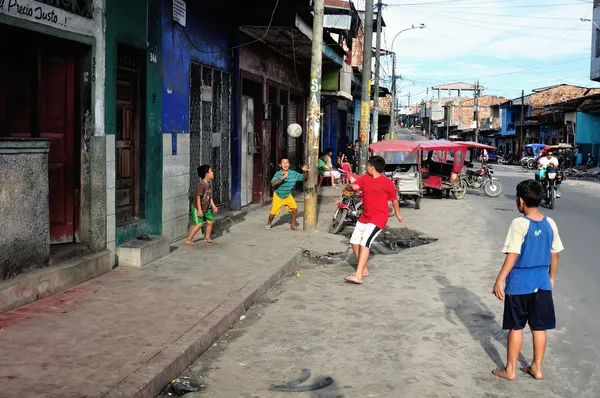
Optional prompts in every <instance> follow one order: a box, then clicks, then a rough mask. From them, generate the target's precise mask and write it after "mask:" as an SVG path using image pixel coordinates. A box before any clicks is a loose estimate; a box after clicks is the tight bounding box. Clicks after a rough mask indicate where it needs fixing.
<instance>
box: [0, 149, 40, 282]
mask: <svg viewBox="0 0 600 398" xmlns="http://www.w3.org/2000/svg"><path fill="white" fill-rule="evenodd" d="M49 149H50V141H49V140H23V139H0V170H2V184H0V220H2V228H0V280H3V279H8V278H12V277H14V276H16V275H19V274H21V273H23V272H26V271H29V270H32V269H36V268H43V267H46V266H48V264H49V262H50V213H49V210H48V206H49V200H48V194H49V185H48V151H49Z"/></svg>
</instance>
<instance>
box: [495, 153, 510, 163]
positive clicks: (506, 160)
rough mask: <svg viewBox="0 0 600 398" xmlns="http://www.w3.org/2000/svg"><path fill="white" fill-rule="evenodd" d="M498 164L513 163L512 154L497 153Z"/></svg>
mask: <svg viewBox="0 0 600 398" xmlns="http://www.w3.org/2000/svg"><path fill="white" fill-rule="evenodd" d="M498 164H513V156H512V154H510V153H509V154H508V155H506V156H503V155H499V156H498Z"/></svg>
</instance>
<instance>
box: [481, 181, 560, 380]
mask: <svg viewBox="0 0 600 398" xmlns="http://www.w3.org/2000/svg"><path fill="white" fill-rule="evenodd" d="M542 197H543V191H542V184H541V183H539V182H537V181H535V180H525V181H522V182H521V183H520V184H519V185H517V208H518V209H519V212H521V213H523V215H524V217H520V218H515V219H514V220H513V221H512V223H511V225H510V229H509V230H508V235H507V237H506V242H505V243H504V248H503V249H502V252H503V253H506V259H505V260H504V264H503V265H502V269H501V270H500V273H499V274H498V278H497V279H496V283H495V284H494V291H493V293H494V295H495V296H496V297H497V298H498V299H499V300H502V301H504V320H503V325H502V328H503V329H505V330H509V333H508V345H507V351H508V353H507V357H508V359H507V363H506V368H505V369H496V370H494V371H493V372H492V373H493V374H494V375H496V376H498V377H502V378H505V379H508V380H514V379H516V378H517V372H516V366H517V359H518V357H519V353H520V352H521V346H522V345H523V329H524V328H525V324H527V323H529V328H530V329H531V333H532V334H533V361H532V362H531V366H528V367H526V368H521V371H523V372H525V373H527V374H529V375H531V376H532V377H534V378H535V379H538V380H539V379H541V378H542V360H543V359H544V353H545V351H546V330H549V329H554V328H555V327H556V319H555V315H554V302H553V300H552V290H553V289H554V278H555V277H556V271H557V269H558V262H559V253H560V252H561V251H563V250H564V248H563V245H562V242H561V240H560V236H559V235H558V228H557V227H556V223H555V222H554V220H552V219H551V218H549V217H546V216H544V215H543V214H542V213H540V211H539V209H538V206H539V205H540V203H541V201H542Z"/></svg>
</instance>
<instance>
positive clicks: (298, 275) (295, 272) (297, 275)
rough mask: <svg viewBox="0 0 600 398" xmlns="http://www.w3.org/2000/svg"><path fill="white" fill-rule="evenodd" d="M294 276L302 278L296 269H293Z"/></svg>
mask: <svg viewBox="0 0 600 398" xmlns="http://www.w3.org/2000/svg"><path fill="white" fill-rule="evenodd" d="M292 275H295V276H296V278H300V272H298V270H297V269H296V268H292ZM259 316H260V314H259Z"/></svg>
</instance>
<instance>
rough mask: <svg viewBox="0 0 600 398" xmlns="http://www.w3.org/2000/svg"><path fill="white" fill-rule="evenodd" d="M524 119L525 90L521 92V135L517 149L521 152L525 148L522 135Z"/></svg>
mask: <svg viewBox="0 0 600 398" xmlns="http://www.w3.org/2000/svg"><path fill="white" fill-rule="evenodd" d="M524 117H525V90H521V134H520V141H521V143H520V146H521V148H520V149H519V150H520V151H521V152H523V148H525V136H524V135H523V120H524Z"/></svg>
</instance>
